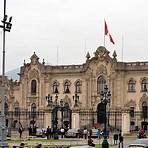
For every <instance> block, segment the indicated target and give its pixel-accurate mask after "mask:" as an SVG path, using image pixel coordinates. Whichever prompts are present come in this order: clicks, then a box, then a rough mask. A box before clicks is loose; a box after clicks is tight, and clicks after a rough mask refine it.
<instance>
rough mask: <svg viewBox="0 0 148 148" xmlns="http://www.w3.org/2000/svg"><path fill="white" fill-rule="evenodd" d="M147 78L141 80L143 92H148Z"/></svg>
mask: <svg viewBox="0 0 148 148" xmlns="http://www.w3.org/2000/svg"><path fill="white" fill-rule="evenodd" d="M147 85H148V83H147V80H146V79H143V80H142V82H141V91H142V92H147Z"/></svg>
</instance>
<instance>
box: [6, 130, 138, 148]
mask: <svg viewBox="0 0 148 148" xmlns="http://www.w3.org/2000/svg"><path fill="white" fill-rule="evenodd" d="M29 139H30V140H29ZM135 139H136V134H134V135H125V136H124V148H126V147H128V145H129V144H131V143H132V142H133V141H134V140H135ZM18 140H20V138H19V135H18V133H17V132H14V133H13V136H12V137H11V140H10V141H8V143H9V146H13V145H15V146H18V145H19V144H20V142H19V141H18ZM21 140H22V141H21V142H23V143H25V144H26V145H28V146H30V145H36V144H37V143H41V144H42V145H50V146H55V145H58V146H59V145H66V146H74V145H87V139H82V138H63V139H62V138H59V140H49V141H47V140H46V138H36V137H27V135H26V133H24V134H23V137H22V139H21ZM102 140H103V139H101V140H99V139H95V138H94V139H93V142H94V143H95V144H101V143H102ZM16 141H17V142H16ZM108 142H109V143H110V145H111V147H112V148H118V145H114V141H113V135H110V138H109V139H108Z"/></svg>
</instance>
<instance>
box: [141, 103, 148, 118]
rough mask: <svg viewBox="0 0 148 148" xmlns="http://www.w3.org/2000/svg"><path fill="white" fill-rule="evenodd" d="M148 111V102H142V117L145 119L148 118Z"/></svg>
mask: <svg viewBox="0 0 148 148" xmlns="http://www.w3.org/2000/svg"><path fill="white" fill-rule="evenodd" d="M147 111H148V109H147V103H146V102H143V103H142V117H143V118H144V119H146V118H147Z"/></svg>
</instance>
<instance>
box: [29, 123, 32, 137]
mask: <svg viewBox="0 0 148 148" xmlns="http://www.w3.org/2000/svg"><path fill="white" fill-rule="evenodd" d="M28 130H29V136H32V127H31V125H30V126H29V129H28Z"/></svg>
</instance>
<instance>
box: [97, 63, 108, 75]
mask: <svg viewBox="0 0 148 148" xmlns="http://www.w3.org/2000/svg"><path fill="white" fill-rule="evenodd" d="M100 74H104V75H107V68H106V67H105V66H104V65H100V66H99V67H98V68H97V71H96V75H100Z"/></svg>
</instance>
